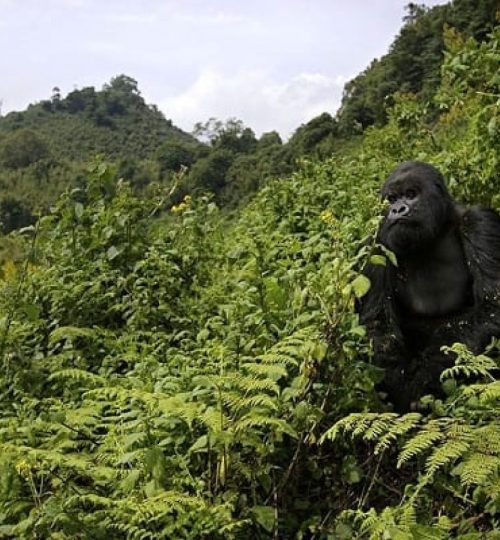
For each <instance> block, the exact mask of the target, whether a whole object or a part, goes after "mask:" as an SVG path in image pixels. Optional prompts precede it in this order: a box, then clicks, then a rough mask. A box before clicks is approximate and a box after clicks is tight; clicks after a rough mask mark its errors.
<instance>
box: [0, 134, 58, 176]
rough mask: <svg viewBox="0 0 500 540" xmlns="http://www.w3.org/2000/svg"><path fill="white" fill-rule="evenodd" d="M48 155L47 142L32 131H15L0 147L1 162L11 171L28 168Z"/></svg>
mask: <svg viewBox="0 0 500 540" xmlns="http://www.w3.org/2000/svg"><path fill="white" fill-rule="evenodd" d="M48 155H49V150H48V147H47V145H46V143H45V141H44V140H43V139H42V138H41V137H40V136H39V135H38V134H37V133H36V132H35V131H33V130H31V129H19V130H17V131H14V132H13V133H12V134H9V135H7V136H6V137H5V138H4V139H3V141H2V142H1V145H0V161H1V162H2V163H3V165H4V166H5V167H7V168H9V169H20V168H21V167H27V166H28V165H31V164H32V163H35V162H37V161H39V160H41V159H43V158H45V157H47V156H48Z"/></svg>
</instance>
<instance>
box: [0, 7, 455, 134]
mask: <svg viewBox="0 0 500 540" xmlns="http://www.w3.org/2000/svg"><path fill="white" fill-rule="evenodd" d="M408 2H409V0H136V1H132V0H44V1H39V0H0V100H1V101H2V113H3V114H5V113H7V112H9V111H12V110H22V109H24V108H25V107H26V106H27V105H28V104H29V103H32V102H36V101H40V100H42V99H47V98H49V97H50V96H51V94H52V88H53V87H54V86H58V87H59V88H60V89H61V92H62V94H63V95H65V94H66V93H67V92H70V91H71V90H73V89H74V88H82V87H84V86H95V87H96V88H98V89H99V88H101V87H102V85H103V84H104V83H106V82H109V80H110V79H111V78H112V77H113V76H115V75H119V74H122V73H123V74H126V75H129V76H130V77H133V78H134V79H136V80H137V81H138V83H139V89H140V90H141V92H142V95H143V96H144V98H145V99H146V101H147V102H148V103H155V104H156V105H158V106H159V108H160V109H161V110H162V111H163V113H164V114H165V116H166V117H167V118H170V119H171V120H172V121H173V122H174V124H175V125H177V126H179V127H181V128H182V129H184V130H186V131H191V130H192V128H193V125H194V124H195V122H198V121H205V120H207V119H208V118H210V117H216V118H219V119H222V120H225V119H227V118H230V117H236V118H239V119H241V120H243V122H244V123H245V125H247V126H249V127H251V128H252V129H253V130H254V131H255V132H256V133H257V134H261V133H262V132H265V131H270V130H273V129H276V130H278V131H279V132H280V133H281V134H282V135H283V136H285V137H286V136H288V135H289V134H290V133H291V132H292V131H293V130H295V129H296V128H297V127H298V126H299V125H300V124H302V123H304V122H307V121H308V120H310V119H311V118H313V117H314V116H315V115H317V114H319V113H321V112H323V111H328V112H330V113H334V112H335V111H336V109H337V108H338V106H339V103H340V98H341V95H342V87H343V85H344V83H345V82H346V81H347V80H349V79H350V78H352V77H353V76H355V75H356V74H358V73H359V72H360V71H361V70H363V69H364V68H365V67H366V66H367V65H368V64H369V63H370V61H371V60H372V59H373V58H376V57H379V56H381V55H382V54H384V53H386V52H387V50H388V47H389V45H390V43H391V42H392V40H393V39H394V37H395V35H396V34H397V33H398V30H399V29H400V27H401V24H402V18H403V16H404V14H405V10H404V6H405V5H406V4H407V3H408ZM425 3H426V4H427V5H429V6H432V5H436V4H443V3H446V2H445V1H439V0H427V1H426V2H425Z"/></svg>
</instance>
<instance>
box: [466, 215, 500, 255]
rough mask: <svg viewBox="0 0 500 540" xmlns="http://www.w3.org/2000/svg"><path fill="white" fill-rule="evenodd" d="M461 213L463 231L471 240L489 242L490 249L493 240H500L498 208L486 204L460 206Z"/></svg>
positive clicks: (495, 241) (494, 241)
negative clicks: (488, 206) (487, 206)
mask: <svg viewBox="0 0 500 540" xmlns="http://www.w3.org/2000/svg"><path fill="white" fill-rule="evenodd" d="M459 214H460V216H461V220H460V225H461V230H462V233H463V234H464V235H465V236H466V237H467V238H470V239H471V241H473V242H477V241H478V240H479V241H483V242H488V243H489V247H490V249H491V247H492V245H491V242H493V243H494V244H496V243H497V242H500V214H499V213H498V212H497V211H496V210H494V209H493V208H486V207H484V206H469V207H461V208H459ZM499 247H500V244H499ZM499 255H500V254H499Z"/></svg>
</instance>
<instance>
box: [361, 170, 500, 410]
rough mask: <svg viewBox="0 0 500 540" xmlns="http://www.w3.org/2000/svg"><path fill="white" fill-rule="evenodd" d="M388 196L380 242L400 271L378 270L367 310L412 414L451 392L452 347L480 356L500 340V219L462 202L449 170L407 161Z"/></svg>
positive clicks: (403, 404) (394, 394) (399, 398)
mask: <svg viewBox="0 0 500 540" xmlns="http://www.w3.org/2000/svg"><path fill="white" fill-rule="evenodd" d="M382 197H383V198H384V199H386V200H389V208H388V210H387V212H386V215H385V217H384V220H383V222H382V224H381V226H380V229H379V232H378V242H379V243H381V244H383V245H385V246H386V247H388V248H389V249H390V250H392V251H394V253H395V254H396V256H397V259H398V266H397V267H394V266H393V265H391V264H389V263H388V264H387V265H386V266H380V265H369V266H368V268H367V269H366V274H367V276H368V277H369V278H370V280H371V289H370V291H369V292H368V294H367V295H366V296H365V297H364V298H362V299H361V301H360V305H359V313H360V319H361V322H362V323H363V324H365V325H366V326H367V328H368V331H369V334H370V335H371V337H372V338H373V345H374V354H375V363H376V364H378V365H380V366H381V367H384V368H385V378H384V381H383V383H382V385H381V388H382V390H384V391H385V392H387V394H388V397H389V400H390V401H391V402H392V403H393V404H394V408H395V410H397V411H406V410H408V409H409V408H410V407H411V405H412V404H413V403H415V402H416V401H418V399H419V398H420V397H421V396H422V395H424V394H428V393H433V394H435V395H440V394H441V392H442V390H441V385H440V381H439V376H440V374H441V372H442V371H443V369H445V368H447V367H450V366H451V365H453V362H454V359H453V357H452V356H450V355H445V354H444V353H443V352H441V351H440V348H441V347H442V346H443V345H451V344H453V343H454V342H461V343H465V344H466V345H467V346H468V347H469V348H470V349H471V350H472V351H473V352H475V353H480V352H482V351H483V350H484V348H485V347H486V346H487V345H488V343H489V342H490V340H491V338H492V337H493V336H500V299H499V294H500V216H499V215H498V214H497V212H495V211H494V210H491V209H486V208H479V207H470V208H466V207H463V206H461V205H459V204H458V203H457V202H455V201H454V200H453V199H452V198H451V196H450V194H449V193H448V191H447V189H446V186H445V183H444V181H443V178H442V176H441V174H440V173H439V171H437V170H436V169H435V168H434V167H433V166H431V165H429V164H427V163H422V162H418V161H409V162H405V163H403V164H402V165H400V166H399V167H398V168H397V169H396V170H395V171H394V172H393V173H392V174H391V175H390V176H389V178H388V179H387V181H386V183H385V184H384V186H383V188H382Z"/></svg>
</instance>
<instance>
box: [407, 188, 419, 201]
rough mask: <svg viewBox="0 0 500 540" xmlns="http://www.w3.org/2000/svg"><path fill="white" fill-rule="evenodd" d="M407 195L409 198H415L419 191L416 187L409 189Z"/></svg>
mask: <svg viewBox="0 0 500 540" xmlns="http://www.w3.org/2000/svg"><path fill="white" fill-rule="evenodd" d="M405 195H406V198H407V199H414V198H415V197H416V196H417V192H416V190H414V189H407V190H406V193H405Z"/></svg>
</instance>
